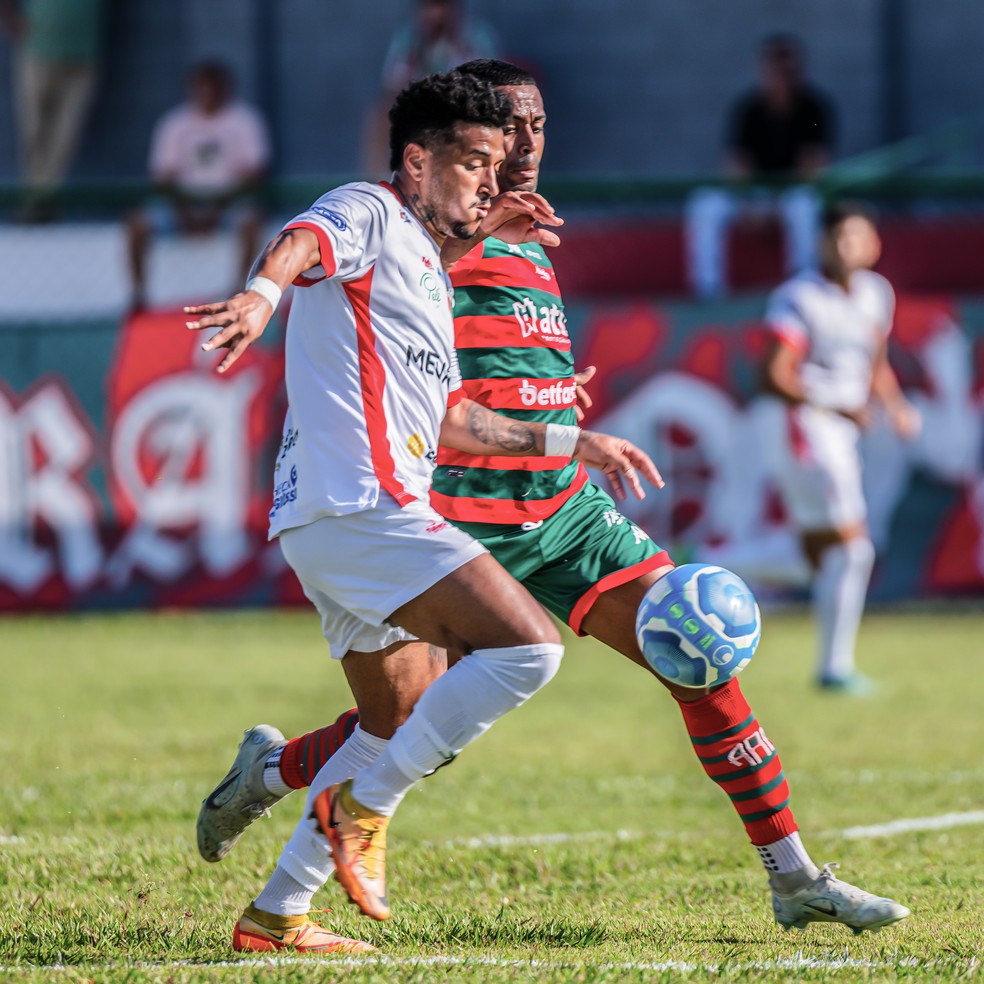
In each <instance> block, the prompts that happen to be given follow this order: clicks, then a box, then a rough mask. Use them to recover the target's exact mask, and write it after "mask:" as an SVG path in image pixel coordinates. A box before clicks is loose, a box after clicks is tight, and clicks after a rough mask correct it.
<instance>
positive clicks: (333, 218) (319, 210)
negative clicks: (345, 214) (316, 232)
mask: <svg viewBox="0 0 984 984" xmlns="http://www.w3.org/2000/svg"><path fill="white" fill-rule="evenodd" d="M311 211H312V212H315V213H316V214H318V215H320V216H321V217H322V218H323V219H327V220H328V221H329V222H330V223H331V224H332V225H333V226H334V227H335V228H336V229H337V230H338V231H339V232H346V231H347V230H348V223H347V222H346V221H345V220H344V219H343V218H342V217H341V216H340V215H339V214H338V213H337V212H333V211H332V210H331V209H330V208H325V207H324V205H312V206H311Z"/></svg>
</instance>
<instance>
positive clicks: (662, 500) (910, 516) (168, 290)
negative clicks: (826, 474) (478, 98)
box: [0, 175, 984, 610]
mask: <svg viewBox="0 0 984 984" xmlns="http://www.w3.org/2000/svg"><path fill="white" fill-rule="evenodd" d="M906 180H909V181H911V180H912V179H911V177H910V178H907V179H906ZM901 181H902V179H901V178H899V179H893V180H892V181H885V182H883V183H882V184H881V185H879V186H878V187H877V189H874V190H876V191H877V197H878V198H879V199H880V200H882V201H884V202H892V201H895V202H897V203H904V206H905V207H902V205H901V204H900V205H899V206H898V207H896V208H894V209H893V208H890V209H889V210H888V214H887V216H886V256H885V261H886V265H887V270H886V272H887V273H888V274H889V275H890V277H891V278H892V279H893V280H894V281H895V283H896V286H897V288H898V290H899V293H900V303H899V311H898V319H897V324H896V330H895V335H894V341H893V349H892V357H893V361H894V362H895V364H896V367H897V368H898V370H899V373H900V375H901V377H902V379H903V383H904V385H905V386H906V388H907V389H908V390H909V391H910V393H911V394H912V395H913V396H914V398H915V399H916V401H917V402H918V403H919V405H920V407H921V409H922V412H923V415H924V419H925V421H926V427H925V430H924V433H923V435H922V437H921V438H920V439H919V440H918V441H917V442H915V443H914V444H912V445H902V444H900V443H899V442H898V441H896V440H895V439H894V438H893V437H892V436H891V435H890V434H889V433H888V432H887V430H885V429H883V428H881V427H876V428H875V429H874V430H873V431H872V432H871V433H870V434H869V435H867V437H866V440H865V449H864V450H865V456H866V461H867V462H868V464H869V467H868V469H867V472H866V482H867V485H868V493H869V499H870V502H871V506H872V526H873V532H874V535H875V538H876V542H877V544H878V546H879V550H880V564H879V568H878V571H877V573H876V578H875V582H874V584H873V588H872V593H873V596H874V597H876V598H882V599H899V598H912V597H918V596H925V595H939V594H952V593H960V594H979V593H982V592H984V535H982V529H984V461H982V448H984V441H982V432H984V266H982V261H981V260H980V257H981V256H982V255H984V223H982V222H980V221H979V220H978V219H977V217H976V216H975V215H974V214H973V213H974V212H975V209H974V208H973V207H972V205H973V203H974V202H976V201H977V196H981V198H982V199H984V182H982V181H981V180H980V179H979V178H974V177H973V176H971V175H959V176H958V175H950V176H944V177H943V178H940V179H938V180H937V181H936V183H935V184H933V186H932V187H929V186H928V185H927V184H926V183H925V182H923V184H922V185H921V186H920V188H919V189H914V188H913V187H909V188H905V187H903V185H902V184H901ZM692 184H693V183H692V182H686V183H684V182H671V183H665V182H659V183H655V182H643V181H640V182H638V183H636V184H632V183H629V182H626V181H625V180H624V179H620V180H618V181H614V180H613V181H611V182H600V183H599V182H593V183H591V184H588V183H585V182H572V181H567V182H562V183H561V182H557V183H555V184H554V185H552V186H547V187H545V188H544V190H545V191H546V192H547V194H548V195H550V196H551V198H552V199H555V200H556V201H557V202H558V204H559V205H561V206H563V205H564V204H565V203H566V205H567V206H568V207H569V209H570V210H571V212H572V214H573V216H574V218H573V221H572V222H571V223H570V225H569V226H568V227H565V241H564V245H563V246H562V247H561V248H559V249H558V250H557V251H556V253H555V263H556V266H557V268H558V274H559V278H560V281H561V285H562V287H563V289H564V291H565V296H567V297H568V305H567V317H568V327H569V330H570V332H571V334H572V337H573V339H574V349H575V353H576V356H577V360H578V362H579V363H580V364H582V365H585V364H589V363H594V364H596V365H598V366H599V375H598V378H597V380H596V382H595V384H594V389H593V394H594V397H595V401H596V411H595V418H594V421H595V422H596V423H597V422H600V423H601V424H602V425H603V426H604V427H605V428H607V429H610V430H612V431H614V432H617V433H622V434H625V435H626V436H629V437H631V438H632V439H634V440H636V441H637V442H638V443H639V444H640V445H642V446H643V447H645V448H646V449H647V450H649V451H650V453H652V454H653V456H654V458H655V459H656V461H657V463H658V464H659V466H660V467H661V469H662V471H663V474H664V476H665V477H666V478H667V480H668V487H667V489H666V490H665V491H664V492H662V493H659V494H653V495H651V496H650V497H649V498H648V499H647V500H646V502H645V503H644V504H643V505H642V506H640V507H638V508H636V509H635V510H634V512H633V516H634V518H636V519H638V520H639V521H640V522H642V523H643V524H645V525H646V527H647V528H648V529H649V531H650V532H651V533H652V535H653V536H654V538H656V539H657V540H658V541H660V542H662V543H664V544H666V545H667V546H669V547H671V549H673V550H675V551H677V553H678V555H679V556H680V557H681V558H683V557H686V556H687V554H688V553H691V552H692V551H694V550H699V549H703V548H705V547H707V546H708V545H712V546H722V545H727V544H731V545H741V544H752V545H755V544H763V545H764V544H766V543H768V544H770V545H774V544H775V543H776V542H777V540H779V539H782V538H784V537H785V538H789V536H790V533H789V531H788V529H787V527H786V525H785V521H784V517H783V510H782V505H781V501H780V500H779V499H778V497H777V495H776V492H775V487H774V483H773V481H772V477H771V474H772V472H771V468H772V466H771V461H770V454H769V449H770V447H771V446H772V443H773V439H772V438H771V437H770V435H771V434H772V433H773V430H772V428H774V427H775V426H776V422H777V418H776V414H775V407H774V406H773V405H771V404H770V403H769V401H766V400H763V399H762V398H761V397H759V396H757V395H756V380H757V377H758V370H759V365H760V360H761V357H762V354H763V346H764V344H765V336H764V332H763V329H762V325H761V322H760V318H761V313H762V291H763V290H764V289H765V287H766V286H768V285H771V284H772V283H774V282H775V281H776V280H777V279H778V277H779V275H780V273H779V267H780V251H779V245H778V241H777V237H776V235H775V233H774V232H773V233H766V234H763V233H761V232H756V233H754V234H750V233H743V232H739V233H737V234H736V238H735V239H734V240H733V241H732V251H733V253H734V254H735V255H734V257H733V258H734V259H736V262H737V264H738V268H740V271H741V272H742V275H743V277H744V278H745V281H744V284H745V286H746V288H748V289H749V290H750V291H751V292H750V293H746V294H744V295H742V296H739V297H738V298H736V299H732V300H728V301H723V302H720V303H717V304H706V303H703V304H702V303H697V302H694V301H691V300H688V299H687V297H686V294H685V288H684V283H683V273H682V260H681V257H680V242H681V239H680V229H679V220H678V215H677V212H676V206H677V205H678V203H679V201H680V199H681V196H682V195H683V194H685V193H686V191H687V190H688V189H689V188H690V187H692ZM326 186H330V184H328V185H326ZM320 190H321V187H315V186H311V185H294V186H283V187H278V189H277V194H276V195H275V196H274V197H272V198H271V201H270V208H271V228H274V227H275V226H276V224H277V218H274V215H276V216H277V217H278V218H279V216H285V217H286V216H289V215H290V214H291V213H292V212H294V211H295V210H298V209H300V208H302V207H303V206H304V205H305V204H306V203H307V202H308V201H309V200H310V199H311V198H312V197H314V196H315V195H316V194H317V193H319V191H320ZM76 191H77V192H79V193H78V194H75V195H74V197H73V196H72V195H70V194H69V193H68V192H66V196H67V197H66V199H65V202H64V203H63V207H64V208H65V209H66V210H67V211H68V212H69V213H70V214H71V215H72V216H73V221H62V222H58V223H55V224H51V225H45V226H31V227H21V226H15V225H5V226H0V270H3V271H4V278H5V282H4V290H3V292H2V294H3V299H2V300H0V352H2V353H3V355H2V357H0V610H18V609H24V608H37V607H43V608H62V607H67V608H75V607H87V606H88V607H91V606H103V607H105V606H117V605H163V604H167V605H197V604H250V603H256V604H267V603H281V602H287V601H294V600H299V597H300V595H299V591H298V588H297V586H296V583H295V581H294V579H293V577H292V576H291V575H290V573H289V571H287V570H286V569H285V567H284V564H283V561H282V559H281V557H280V553H279V550H278V549H277V548H276V546H275V545H269V544H267V542H266V537H265V529H266V511H267V508H268V503H269V497H270V476H271V474H272V472H271V461H272V456H273V453H274V450H275V447H276V445H277V443H278V440H279V433H280V422H281V420H282V415H283V393H282V388H281V357H280V334H279V333H280V330H281V328H282V323H281V322H278V324H277V325H276V326H274V328H273V329H272V330H271V331H269V332H268V333H267V336H266V337H265V339H264V344H263V345H261V346H258V347H256V348H254V349H253V350H252V351H251V353H250V354H249V356H248V357H247V358H246V359H244V360H243V362H242V364H241V365H240V366H238V367H236V369H235V370H234V371H233V372H230V373H229V374H228V375H226V376H223V377H218V376H217V375H216V374H215V373H214V372H213V371H212V369H213V367H214V364H215V362H216V361H217V359H216V358H215V357H214V356H204V355H203V354H202V353H201V352H200V351H199V349H198V348H197V344H196V343H197V341H198V339H197V338H195V337H194V336H193V335H192V334H191V333H189V332H187V331H186V330H185V329H184V327H183V322H184V318H183V316H182V315H181V313H180V305H181V304H182V303H186V302H187V301H193V300H196V299H202V298H204V299H208V298H211V297H214V296H215V295H217V294H221V293H222V292H224V291H226V290H228V289H229V288H230V287H231V286H233V284H234V283H235V277H236V273H235V248H234V244H233V243H232V241H231V239H230V238H229V237H228V235H221V234H220V235H218V236H215V237H208V238H204V239H201V240H197V241H196V240H178V239H169V240H162V241H161V242H160V243H159V244H158V246H157V247H155V251H154V253H153V254H152V258H151V291H150V299H151V308H150V310H149V311H146V312H143V313H141V314H136V315H131V314H128V313H127V303H128V285H127V278H126V270H125V262H124V257H123V240H122V233H121V229H120V225H119V222H118V220H116V219H114V218H112V217H111V216H112V213H113V212H114V211H115V212H117V213H119V212H120V211H122V210H123V208H124V207H125V202H124V201H123V200H121V199H119V198H114V197H113V194H112V193H111V192H110V191H109V190H106V189H103V190H102V191H100V194H101V195H102V196H103V197H102V198H101V199H100V198H99V196H98V195H96V196H95V197H92V198H89V199H86V198H85V195H83V194H81V191H82V190H80V189H76ZM89 191H90V192H93V191H94V189H89ZM141 192H142V189H139V188H133V189H129V190H128V192H127V196H126V201H136V200H139V198H140V194H141ZM913 194H917V197H915V198H914V197H913ZM10 201H11V199H8V204H9V203H10ZM914 203H918V207H916V205H915V204H914ZM948 203H950V204H949V205H948ZM956 203H962V207H961V208H957V207H956ZM968 203H969V204H970V206H971V207H968ZM763 236H764V238H763ZM742 264H743V265H742Z"/></svg>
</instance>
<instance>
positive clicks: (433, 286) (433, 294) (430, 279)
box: [417, 270, 443, 304]
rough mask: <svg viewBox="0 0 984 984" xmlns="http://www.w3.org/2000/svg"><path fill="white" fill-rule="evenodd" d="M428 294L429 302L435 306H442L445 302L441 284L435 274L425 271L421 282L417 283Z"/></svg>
mask: <svg viewBox="0 0 984 984" xmlns="http://www.w3.org/2000/svg"><path fill="white" fill-rule="evenodd" d="M417 283H418V284H420V286H421V287H423V288H424V291H425V292H426V294H427V300H429V301H433V302H434V303H435V304H440V303H441V301H442V300H443V293H442V291H441V282H440V281H439V280H438V279H437V277H436V276H434V274H433V272H432V271H430V270H426V271H424V273H423V275H422V276H421V278H420V280H418V281H417Z"/></svg>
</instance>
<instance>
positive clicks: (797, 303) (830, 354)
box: [765, 270, 895, 410]
mask: <svg viewBox="0 0 984 984" xmlns="http://www.w3.org/2000/svg"><path fill="white" fill-rule="evenodd" d="M894 314H895V294H894V293H893V291H892V287H891V285H890V284H889V282H888V281H887V280H886V279H885V278H884V277H882V276H881V275H879V274H877V273H874V272H873V271H871V270H858V271H856V272H855V273H854V274H853V276H852V277H851V282H850V290H849V291H845V290H843V288H841V287H840V286H838V285H837V284H835V283H832V282H831V281H830V280H828V279H827V278H826V277H824V276H822V275H821V274H820V273H815V272H811V273H804V274H801V275H799V276H797V277H794V278H793V279H792V280H788V281H787V282H786V283H784V284H783V285H782V286H781V287H780V288H779V289H778V290H776V291H775V292H774V293H773V294H772V296H771V297H770V298H769V304H768V308H767V310H766V316H765V317H766V321H767V322H768V324H769V326H770V327H771V328H772V330H773V331H774V332H775V333H776V334H777V335H778V336H779V337H780V338H781V339H782V340H783V341H784V342H785V343H787V344H789V345H792V346H793V347H794V348H796V349H797V350H798V351H800V352H801V353H802V354H803V362H802V364H801V366H800V374H801V375H800V378H801V380H802V382H803V388H804V390H805V391H806V398H807V402H808V403H810V404H812V405H813V406H817V407H824V408H827V409H832V410H854V409H856V408H858V407H861V406H864V404H865V403H867V402H868V397H869V394H870V392H871V376H872V369H873V366H874V361H875V357H876V355H877V353H878V350H879V348H880V347H881V344H882V342H883V340H884V339H885V337H886V336H887V335H888V333H889V331H890V330H891V327H892V319H893V317H894Z"/></svg>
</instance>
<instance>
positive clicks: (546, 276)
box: [533, 263, 552, 283]
mask: <svg viewBox="0 0 984 984" xmlns="http://www.w3.org/2000/svg"><path fill="white" fill-rule="evenodd" d="M533 269H534V270H535V271H536V275H537V276H538V277H539V278H540V279H541V280H546V281H547V282H548V283H549V282H550V279H551V277H552V274H551V273H550V271H549V270H547V269H545V268H544V267H541V266H537V265H536V264H535V263H534V264H533Z"/></svg>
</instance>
